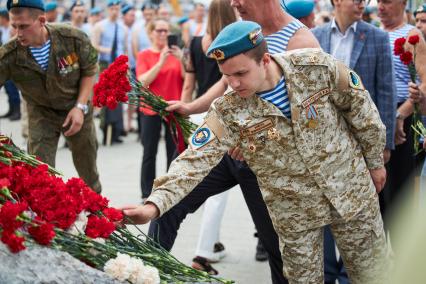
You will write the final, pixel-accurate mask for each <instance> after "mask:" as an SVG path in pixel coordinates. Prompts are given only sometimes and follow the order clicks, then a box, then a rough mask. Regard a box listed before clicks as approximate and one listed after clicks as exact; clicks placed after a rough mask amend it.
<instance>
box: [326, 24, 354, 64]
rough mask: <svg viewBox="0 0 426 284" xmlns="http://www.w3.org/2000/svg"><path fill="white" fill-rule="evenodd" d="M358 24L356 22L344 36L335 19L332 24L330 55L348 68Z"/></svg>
mask: <svg viewBox="0 0 426 284" xmlns="http://www.w3.org/2000/svg"><path fill="white" fill-rule="evenodd" d="M357 23H358V22H354V23H353V24H352V25H350V26H349V27H348V28H347V29H346V32H345V33H344V34H343V33H342V32H341V31H340V29H339V27H338V26H337V23H336V20H335V19H333V21H332V22H331V40H330V53H331V55H333V56H334V57H335V58H337V59H339V60H341V61H343V62H344V63H345V64H346V66H349V64H350V62H351V53H352V48H353V47H354V39H355V32H356V26H357Z"/></svg>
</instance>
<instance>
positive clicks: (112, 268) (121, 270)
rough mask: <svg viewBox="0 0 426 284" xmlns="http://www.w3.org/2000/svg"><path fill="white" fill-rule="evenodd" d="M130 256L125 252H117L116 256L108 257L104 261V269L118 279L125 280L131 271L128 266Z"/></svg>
mask: <svg viewBox="0 0 426 284" xmlns="http://www.w3.org/2000/svg"><path fill="white" fill-rule="evenodd" d="M130 262H131V258H130V256H129V255H127V254H121V253H118V254H117V257H116V258H114V259H110V260H108V261H107V262H106V263H105V266H104V271H105V273H106V274H108V275H110V276H111V277H113V278H115V279H117V280H119V281H126V280H127V279H128V278H129V276H130V273H131V270H130V269H129V268H130V266H131V265H130Z"/></svg>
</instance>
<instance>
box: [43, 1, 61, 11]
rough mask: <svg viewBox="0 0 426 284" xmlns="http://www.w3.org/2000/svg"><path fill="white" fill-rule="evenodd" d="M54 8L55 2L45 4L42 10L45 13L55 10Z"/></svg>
mask: <svg viewBox="0 0 426 284" xmlns="http://www.w3.org/2000/svg"><path fill="white" fill-rule="evenodd" d="M56 8H58V4H57V3H56V2H55V1H53V2H49V3H46V5H45V6H44V10H45V11H46V12H49V11H53V10H56Z"/></svg>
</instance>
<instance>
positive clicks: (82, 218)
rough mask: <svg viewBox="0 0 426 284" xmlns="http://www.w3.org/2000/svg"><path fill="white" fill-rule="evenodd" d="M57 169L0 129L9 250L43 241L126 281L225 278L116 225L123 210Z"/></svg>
mask: <svg viewBox="0 0 426 284" xmlns="http://www.w3.org/2000/svg"><path fill="white" fill-rule="evenodd" d="M57 174H58V172H57V171H55V170H54V169H53V168H51V167H49V166H48V165H46V164H44V163H42V162H41V161H38V160H37V159H35V158H34V157H33V156H30V155H27V154H25V152H24V151H22V150H20V149H18V148H17V147H16V146H15V145H14V144H13V143H12V141H11V140H10V139H9V138H8V137H6V136H2V135H1V134H0V235H1V238H0V240H1V241H2V242H3V243H4V244H5V245H7V246H8V247H9V249H10V250H11V251H12V252H14V253H18V252H19V251H21V250H24V249H25V248H26V246H31V245H33V244H39V245H43V246H49V247H51V248H53V249H59V250H62V251H66V252H68V253H69V254H71V255H72V256H74V257H76V258H78V259H80V260H81V261H83V262H85V263H87V264H89V265H91V266H93V267H95V268H98V269H100V270H103V271H105V272H106V273H107V274H109V275H111V276H113V277H114V278H116V279H119V280H121V281H128V282H130V283H145V284H147V283H160V281H162V282H172V283H176V282H215V283H231V282H230V281H226V280H222V279H219V278H214V277H211V276H210V275H208V274H207V273H205V272H202V271H198V270H194V269H192V268H190V267H188V266H186V265H184V264H182V263H181V262H179V261H178V260H177V259H176V258H174V257H173V256H172V255H170V254H169V253H168V252H167V251H165V250H163V249H161V248H159V247H158V246H157V245H155V244H154V242H153V241H152V240H150V239H149V238H148V237H147V236H146V235H145V234H144V233H143V232H142V231H140V230H139V229H138V228H137V227H136V226H134V227H135V229H136V230H138V232H139V236H134V235H133V234H132V233H131V232H130V231H129V230H128V229H127V228H126V227H117V226H116V224H117V222H120V221H122V219H123V214H122V212H121V211H119V210H117V209H114V208H111V207H109V206H108V202H109V201H108V199H106V198H105V197H103V196H101V195H100V194H97V193H96V192H94V191H92V190H91V189H90V188H89V187H88V186H87V185H86V184H85V183H84V181H83V180H81V179H79V178H71V179H69V180H68V181H66V182H65V181H64V180H63V179H62V178H61V177H60V176H58V175H57Z"/></svg>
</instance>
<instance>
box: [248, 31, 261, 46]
mask: <svg viewBox="0 0 426 284" xmlns="http://www.w3.org/2000/svg"><path fill="white" fill-rule="evenodd" d="M249 39H250V41H251V42H252V43H253V44H254V45H256V44H257V41H258V40H262V30H261V29H257V30H255V31H252V32H251V33H250V34H249Z"/></svg>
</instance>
